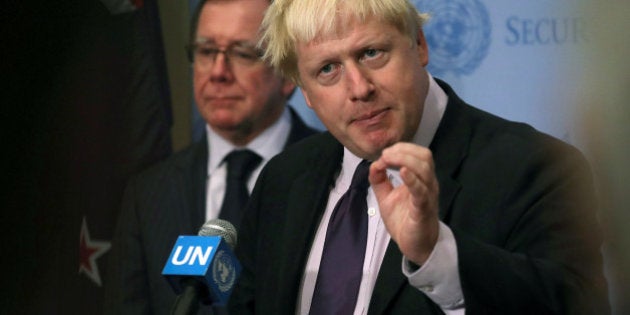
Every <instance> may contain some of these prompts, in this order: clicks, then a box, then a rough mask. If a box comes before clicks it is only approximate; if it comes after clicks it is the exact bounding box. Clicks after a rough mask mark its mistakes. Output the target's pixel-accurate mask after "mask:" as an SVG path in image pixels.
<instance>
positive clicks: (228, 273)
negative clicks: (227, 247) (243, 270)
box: [212, 250, 236, 293]
mask: <svg viewBox="0 0 630 315" xmlns="http://www.w3.org/2000/svg"><path fill="white" fill-rule="evenodd" d="M214 259H215V261H214V263H213V264H212V278H213V279H214V281H215V283H216V284H217V287H218V288H219V290H220V291H221V292H223V293H225V292H227V291H229V290H230V289H232V287H233V286H234V282H235V281H236V268H235V267H234V262H233V261H232V258H231V257H230V255H228V254H226V253H225V251H224V250H220V251H218V252H217V255H216V257H215V258H214Z"/></svg>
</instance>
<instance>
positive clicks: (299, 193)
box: [277, 135, 343, 312]
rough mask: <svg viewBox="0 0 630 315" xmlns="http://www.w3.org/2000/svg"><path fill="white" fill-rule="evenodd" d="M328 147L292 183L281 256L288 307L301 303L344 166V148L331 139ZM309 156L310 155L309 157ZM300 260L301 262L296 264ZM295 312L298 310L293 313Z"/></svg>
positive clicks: (320, 149) (282, 290)
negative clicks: (310, 257) (319, 231)
mask: <svg viewBox="0 0 630 315" xmlns="http://www.w3.org/2000/svg"><path fill="white" fill-rule="evenodd" d="M324 142H325V143H324V144H323V145H321V146H317V148H316V150H317V151H318V153H317V154H316V155H312V156H313V157H314V158H313V160H312V161H310V162H309V163H308V164H307V165H312V167H311V168H310V169H309V170H308V171H307V172H305V173H303V174H302V175H300V176H299V177H297V178H296V179H295V180H294V181H293V182H292V183H291V188H290V190H289V197H288V200H287V202H288V204H287V209H288V210H287V212H286V213H287V218H286V222H287V224H284V226H283V228H284V230H283V231H282V233H281V234H280V235H283V237H282V240H283V242H286V245H285V246H283V252H282V253H281V257H282V259H281V260H280V261H281V266H279V269H278V270H283V274H284V275H285V276H283V277H282V279H284V280H283V281H284V283H280V284H279V285H278V288H279V290H280V292H277V294H279V296H281V297H283V298H282V299H280V300H282V301H284V302H285V303H287V304H286V305H293V307H294V306H295V305H294V303H291V302H293V301H296V300H297V295H298V293H299V291H300V280H301V279H302V274H303V272H304V270H305V267H306V261H307V258H308V254H309V252H310V249H311V245H312V242H313V238H314V236H315V232H316V231H317V227H318V222H319V221H320V219H321V216H322V214H323V213H324V210H325V207H326V203H327V201H328V194H329V192H330V187H331V185H332V184H333V183H334V180H335V175H336V173H337V171H338V169H339V167H340V165H341V158H342V154H343V147H342V146H341V144H339V143H338V142H337V141H335V140H334V139H333V138H332V136H330V135H328V138H326V139H325V141H324ZM306 156H308V155H306ZM296 260H297V261H296ZM293 312H295V310H293Z"/></svg>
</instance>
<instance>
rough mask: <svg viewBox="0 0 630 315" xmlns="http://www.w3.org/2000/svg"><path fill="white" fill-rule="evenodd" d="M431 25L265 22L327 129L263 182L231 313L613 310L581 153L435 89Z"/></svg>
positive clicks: (410, 21) (379, 11)
mask: <svg viewBox="0 0 630 315" xmlns="http://www.w3.org/2000/svg"><path fill="white" fill-rule="evenodd" d="M425 19H426V16H424V15H421V14H419V13H418V12H417V10H416V9H415V7H414V6H413V5H412V4H411V3H409V1H407V0H346V1H342V0H331V1H323V2H322V1H317V0H277V1H274V3H273V4H272V6H271V7H270V9H269V10H268V11H267V13H266V16H265V20H264V22H263V39H262V45H263V46H264V47H266V53H265V58H266V59H267V60H268V61H269V62H270V63H271V64H272V65H274V66H275V67H276V68H277V69H278V70H279V71H281V72H282V73H284V74H285V75H286V76H287V77H289V78H291V79H293V80H294V82H296V83H297V84H298V85H300V87H301V88H302V91H303V94H304V98H305V99H306V102H307V104H308V106H309V107H311V108H312V109H313V110H314V111H315V112H316V113H317V115H318V117H319V118H320V120H321V121H322V122H323V124H324V125H325V126H326V127H327V129H328V131H329V132H327V133H324V134H322V135H319V136H316V137H312V138H310V139H309V140H308V141H305V142H303V143H301V144H300V145H298V146H295V147H293V148H291V149H290V150H287V151H286V152H284V153H283V154H281V155H279V156H278V157H276V158H275V159H274V160H272V161H270V163H269V164H268V165H267V166H266V168H265V170H264V171H263V174H262V175H261V177H260V178H259V181H258V183H257V186H256V188H255V193H254V195H253V197H252V203H251V207H250V209H248V210H249V211H248V214H247V216H246V218H245V219H244V225H243V228H242V229H241V231H240V235H239V237H240V245H239V246H238V248H237V255H239V257H241V259H242V262H243V265H244V271H243V275H242V278H241V280H240V282H239V284H238V286H237V288H236V291H235V292H234V295H233V296H232V299H231V310H232V311H234V313H236V314H246V313H256V314H441V313H449V314H463V313H464V312H465V313H467V314H552V313H555V314H568V313H569V314H574V313H588V314H601V313H607V312H609V307H608V302H607V299H606V282H605V279H604V277H603V272H602V262H601V256H600V254H599V247H600V245H601V238H600V235H599V234H598V232H599V231H598V228H597V220H596V217H595V215H596V204H595V202H594V198H593V197H594V191H593V188H592V185H591V184H592V183H591V177H590V174H589V170H588V166H587V164H586V162H585V160H584V159H583V157H582V155H581V154H580V153H579V152H578V151H577V150H576V149H575V148H573V147H571V146H569V145H567V144H565V143H562V142H561V141H559V140H557V139H554V138H552V137H550V136H547V135H544V134H542V133H540V132H537V131H536V130H534V129H533V128H531V127H529V126H527V125H525V124H519V123H513V122H509V121H506V120H504V119H501V118H499V117H496V116H493V115H491V114H489V113H486V112H483V111H481V110H478V109H476V108H474V107H471V106H470V105H467V104H466V103H464V102H463V101H462V100H461V99H460V98H459V97H458V96H457V95H456V94H455V92H454V91H453V90H452V89H451V88H450V87H449V86H448V85H447V84H446V83H445V82H443V81H440V80H438V79H436V78H433V77H432V76H431V75H430V74H429V73H428V72H427V71H426V70H425V66H426V65H427V63H428V62H429V51H428V47H427V44H426V41H425V38H424V34H423V31H422V23H423V22H424V21H425ZM365 164H371V166H370V168H369V184H370V187H369V189H367V190H366V189H365V188H361V187H362V186H361V184H360V182H361V180H360V179H357V178H360V177H361V175H356V174H361V169H363V168H364V165H365ZM355 170H356V171H355ZM355 179H357V180H356V182H357V184H355ZM361 189H363V190H361ZM346 191H348V192H347V193H346ZM360 192H361V193H362V194H363V195H360ZM357 195H359V196H360V197H356V196H357ZM357 199H358V200H359V201H357ZM361 199H362V202H360V201H361ZM348 200H349V201H348ZM338 202H339V204H338ZM361 203H363V204H361ZM347 204H351V206H344V205H347ZM361 207H364V208H362V209H361ZM342 209H344V210H342ZM347 209H350V210H347ZM355 209H359V210H357V211H354V212H353V210H355ZM355 213H360V214H362V216H361V215H357V214H355ZM350 221H352V222H354V221H357V222H359V223H348V224H346V222H350ZM353 224H354V225H353ZM346 229H348V230H346ZM346 231H351V232H346ZM340 235H341V236H340ZM349 241H351V242H352V243H350V242H349ZM357 248H358V249H359V250H357ZM331 257H332V258H331ZM357 257H359V258H358V259H357ZM331 262H333V263H331ZM348 266H353V267H351V268H349V267H348ZM340 270H342V271H343V272H338V271H340ZM349 274H352V275H350V276H348V275H349Z"/></svg>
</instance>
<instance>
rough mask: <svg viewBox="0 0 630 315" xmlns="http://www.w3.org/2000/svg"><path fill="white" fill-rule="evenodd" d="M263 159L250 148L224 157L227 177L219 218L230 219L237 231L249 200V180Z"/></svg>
mask: <svg viewBox="0 0 630 315" xmlns="http://www.w3.org/2000/svg"><path fill="white" fill-rule="evenodd" d="M261 160H262V159H261V157H260V156H258V154H256V153H254V152H252V151H250V150H234V151H232V152H230V154H228V155H227V156H226V157H225V159H224V161H226V162H227V177H226V182H225V183H226V185H225V197H224V198H223V204H222V205H221V212H220V213H219V218H221V219H224V220H227V221H230V222H231V223H232V224H233V225H234V227H236V229H237V231H238V227H239V224H240V223H241V216H242V214H243V211H244V210H245V209H244V208H245V205H246V204H247V201H248V200H249V191H248V190H247V180H248V179H249V176H250V174H251V173H252V171H253V170H254V169H255V168H256V166H258V164H260V161H261Z"/></svg>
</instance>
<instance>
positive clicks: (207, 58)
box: [186, 42, 262, 70]
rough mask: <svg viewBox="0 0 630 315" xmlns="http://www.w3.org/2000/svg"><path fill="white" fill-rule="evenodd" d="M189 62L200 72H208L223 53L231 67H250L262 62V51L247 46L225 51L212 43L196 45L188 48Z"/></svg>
mask: <svg viewBox="0 0 630 315" xmlns="http://www.w3.org/2000/svg"><path fill="white" fill-rule="evenodd" d="M186 49H187V51H188V58H189V60H190V61H191V62H192V63H193V64H194V65H195V66H197V67H199V69H200V70H207V69H209V68H210V66H212V65H213V64H214V62H215V61H216V59H217V56H218V55H219V53H222V54H223V56H224V57H225V58H226V61H227V62H228V63H229V64H230V65H231V66H243V67H250V66H253V65H255V64H257V63H259V62H260V61H261V59H260V58H261V57H262V51H260V50H259V49H257V48H256V47H254V46H253V45H247V44H233V45H231V46H228V47H227V48H225V49H221V48H219V47H218V46H217V45H214V44H212V43H203V42H201V43H194V44H192V45H189V46H187V47H186Z"/></svg>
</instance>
